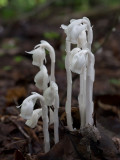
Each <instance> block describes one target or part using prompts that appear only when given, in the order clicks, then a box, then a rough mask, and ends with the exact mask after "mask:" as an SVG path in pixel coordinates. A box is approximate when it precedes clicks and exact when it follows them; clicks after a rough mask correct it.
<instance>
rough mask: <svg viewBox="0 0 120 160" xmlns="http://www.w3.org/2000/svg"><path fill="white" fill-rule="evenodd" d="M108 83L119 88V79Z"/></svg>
mask: <svg viewBox="0 0 120 160" xmlns="http://www.w3.org/2000/svg"><path fill="white" fill-rule="evenodd" d="M109 82H110V83H111V84H113V85H115V86H119V87H120V79H115V78H113V79H110V80H109Z"/></svg>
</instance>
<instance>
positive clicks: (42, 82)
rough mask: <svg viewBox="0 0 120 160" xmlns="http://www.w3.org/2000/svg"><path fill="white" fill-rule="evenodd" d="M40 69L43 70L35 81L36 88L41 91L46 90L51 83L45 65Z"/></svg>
mask: <svg viewBox="0 0 120 160" xmlns="http://www.w3.org/2000/svg"><path fill="white" fill-rule="evenodd" d="M40 69H41V70H40V71H39V72H38V73H37V74H36V76H35V78H34V81H35V85H36V87H38V88H39V89H41V90H45V89H46V88H47V85H48V82H49V77H48V72H47V68H46V66H45V65H42V66H41V67H40Z"/></svg>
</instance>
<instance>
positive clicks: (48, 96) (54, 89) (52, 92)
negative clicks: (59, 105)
mask: <svg viewBox="0 0 120 160" xmlns="http://www.w3.org/2000/svg"><path fill="white" fill-rule="evenodd" d="M56 94H58V86H57V84H56V83H55V82H53V81H51V82H50V87H48V88H47V89H46V90H45V92H44V95H43V96H44V98H45V103H46V105H47V106H52V105H54V103H55V96H56Z"/></svg>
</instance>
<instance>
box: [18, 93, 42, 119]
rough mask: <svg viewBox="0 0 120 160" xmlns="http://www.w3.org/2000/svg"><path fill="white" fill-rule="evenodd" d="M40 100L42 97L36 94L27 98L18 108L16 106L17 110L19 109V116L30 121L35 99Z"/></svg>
mask: <svg viewBox="0 0 120 160" xmlns="http://www.w3.org/2000/svg"><path fill="white" fill-rule="evenodd" d="M41 98H42V96H41V95H39V94H38V93H34V94H33V95H30V96H29V97H27V98H26V99H25V100H24V101H23V103H22V104H21V105H20V106H17V108H20V107H21V113H20V116H21V117H23V118H24V119H30V118H31V116H32V114H33V109H34V105H35V103H36V101H37V99H41Z"/></svg>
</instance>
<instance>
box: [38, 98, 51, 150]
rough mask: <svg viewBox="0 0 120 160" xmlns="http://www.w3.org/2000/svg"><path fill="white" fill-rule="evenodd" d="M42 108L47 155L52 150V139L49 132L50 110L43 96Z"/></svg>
mask: <svg viewBox="0 0 120 160" xmlns="http://www.w3.org/2000/svg"><path fill="white" fill-rule="evenodd" d="M40 103H41V106H42V119H43V134H44V150H45V153H46V152H48V151H49V150H50V138H49V131H48V122H49V120H48V108H47V106H46V105H45V100H44V97H43V96H42V101H41V100H40Z"/></svg>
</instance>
